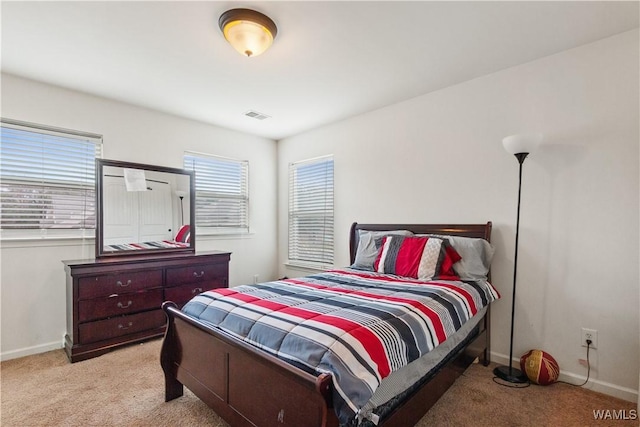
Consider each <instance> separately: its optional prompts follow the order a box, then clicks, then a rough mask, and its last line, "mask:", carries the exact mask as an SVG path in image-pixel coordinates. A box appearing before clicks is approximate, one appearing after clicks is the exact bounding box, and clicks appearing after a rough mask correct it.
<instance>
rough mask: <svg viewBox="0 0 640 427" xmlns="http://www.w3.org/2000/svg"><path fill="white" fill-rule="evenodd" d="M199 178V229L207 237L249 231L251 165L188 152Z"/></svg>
mask: <svg viewBox="0 0 640 427" xmlns="http://www.w3.org/2000/svg"><path fill="white" fill-rule="evenodd" d="M184 168H185V169H189V170H193V171H194V172H195V176H196V179H195V181H196V227H198V232H203V233H204V234H208V233H209V234H225V233H226V234H228V233H247V232H248V231H249V162H248V161H245V160H233V159H226V158H222V157H216V156H210V155H206V154H199V153H191V152H186V153H185V155H184Z"/></svg>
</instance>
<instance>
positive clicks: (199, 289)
mask: <svg viewBox="0 0 640 427" xmlns="http://www.w3.org/2000/svg"><path fill="white" fill-rule="evenodd" d="M201 292H202V288H195V289H193V290H192V291H191V293H192V294H199V293H201Z"/></svg>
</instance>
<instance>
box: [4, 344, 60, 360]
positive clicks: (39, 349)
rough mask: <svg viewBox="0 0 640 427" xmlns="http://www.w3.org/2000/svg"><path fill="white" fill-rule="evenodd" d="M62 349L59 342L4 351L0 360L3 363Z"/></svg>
mask: <svg viewBox="0 0 640 427" xmlns="http://www.w3.org/2000/svg"><path fill="white" fill-rule="evenodd" d="M62 347H63V346H62V345H61V344H60V341H55V342H50V343H46V344H40V345H35V346H33V347H26V348H21V349H18V350H11V351H5V352H2V353H0V360H1V361H3V362H4V361H5V360H11V359H17V358H19V357H24V356H31V355H34V354H38V353H45V352H47V351H51V350H58V349H60V348H62Z"/></svg>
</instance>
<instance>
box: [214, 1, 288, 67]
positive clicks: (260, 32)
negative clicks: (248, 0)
mask: <svg viewBox="0 0 640 427" xmlns="http://www.w3.org/2000/svg"><path fill="white" fill-rule="evenodd" d="M218 25H219V26H220V29H221V30H222V33H223V34H224V38H225V39H227V41H228V42H229V44H230V45H231V46H233V48H234V49H235V50H237V51H238V52H239V53H240V54H241V55H244V56H247V57H252V56H258V55H260V54H261V53H262V52H264V51H265V50H267V49H269V46H271V44H272V43H273V39H275V38H276V34H277V33H278V29H277V28H276V24H275V23H274V22H273V21H272V20H271V18H269V17H268V16H266V15H263V14H262V13H260V12H256V11H255V10H251V9H231V10H227V11H226V12H225V13H223V14H222V15H220V19H219V20H218Z"/></svg>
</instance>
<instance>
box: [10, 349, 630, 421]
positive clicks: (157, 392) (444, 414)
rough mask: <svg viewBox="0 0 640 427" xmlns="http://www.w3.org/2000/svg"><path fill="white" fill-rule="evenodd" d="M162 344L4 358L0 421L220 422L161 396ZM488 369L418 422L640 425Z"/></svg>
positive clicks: (582, 395)
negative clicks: (77, 355) (513, 384)
mask: <svg viewBox="0 0 640 427" xmlns="http://www.w3.org/2000/svg"><path fill="white" fill-rule="evenodd" d="M160 344H161V340H154V341H148V342H146V343H144V344H139V345H133V346H129V347H126V348H122V349H119V350H116V351H112V352H111V353H108V354H106V355H103V356H100V357H97V358H94V359H90V360H86V361H83V362H78V363H74V364H71V363H69V362H68V361H67V358H66V356H65V354H64V351H63V350H56V351H51V352H48V353H43V354H38V355H35V356H29V357H24V358H21V359H15V360H10V361H6V362H2V364H1V365H0V375H1V380H0V381H1V385H2V388H1V394H0V400H1V412H0V425H2V426H5V427H9V426H214V427H218V426H220V427H221V426H226V425H227V424H226V423H225V422H224V421H222V420H221V419H220V418H219V417H218V416H217V415H216V414H215V413H214V412H213V411H212V410H211V409H209V408H208V407H207V406H206V405H205V404H203V403H202V402H201V401H200V400H199V399H198V398H197V397H195V396H194V395H193V394H192V393H191V392H189V391H188V390H185V395H184V396H183V397H182V398H180V399H176V400H174V401H171V402H168V403H165V402H164V378H163V374H162V369H161V368H160V362H159V355H160ZM491 371H492V368H491V367H489V368H485V367H483V366H481V365H472V366H471V367H470V368H469V369H468V370H467V371H466V372H465V374H464V375H463V376H462V377H461V378H459V379H458V380H457V381H456V383H455V384H454V385H453V386H452V387H451V389H449V391H448V392H447V393H446V394H445V395H444V396H443V397H442V398H441V399H440V400H439V401H438V403H437V404H436V405H435V406H434V407H433V408H432V409H431V410H430V411H429V413H427V414H426V415H425V416H424V418H422V420H420V422H419V423H418V426H419V427H427V426H438V427H440V426H529V425H535V426H554V427H555V426H620V427H622V426H637V425H638V421H637V420H626V421H624V420H604V421H603V420H595V419H594V415H593V411H594V410H616V411H619V410H626V411H627V412H626V414H632V412H631V411H632V410H635V408H636V405H635V403H631V402H625V401H622V400H618V399H614V398H612V397H609V396H605V395H602V394H599V393H594V392H590V391H588V390H584V389H581V388H578V387H572V386H569V385H566V384H554V385H552V386H548V387H541V386H531V387H527V388H525V389H511V388H506V387H502V386H500V385H497V384H495V383H494V382H493V380H492V378H493V375H492V374H491ZM633 413H635V412H633ZM300 427H304V426H300Z"/></svg>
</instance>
